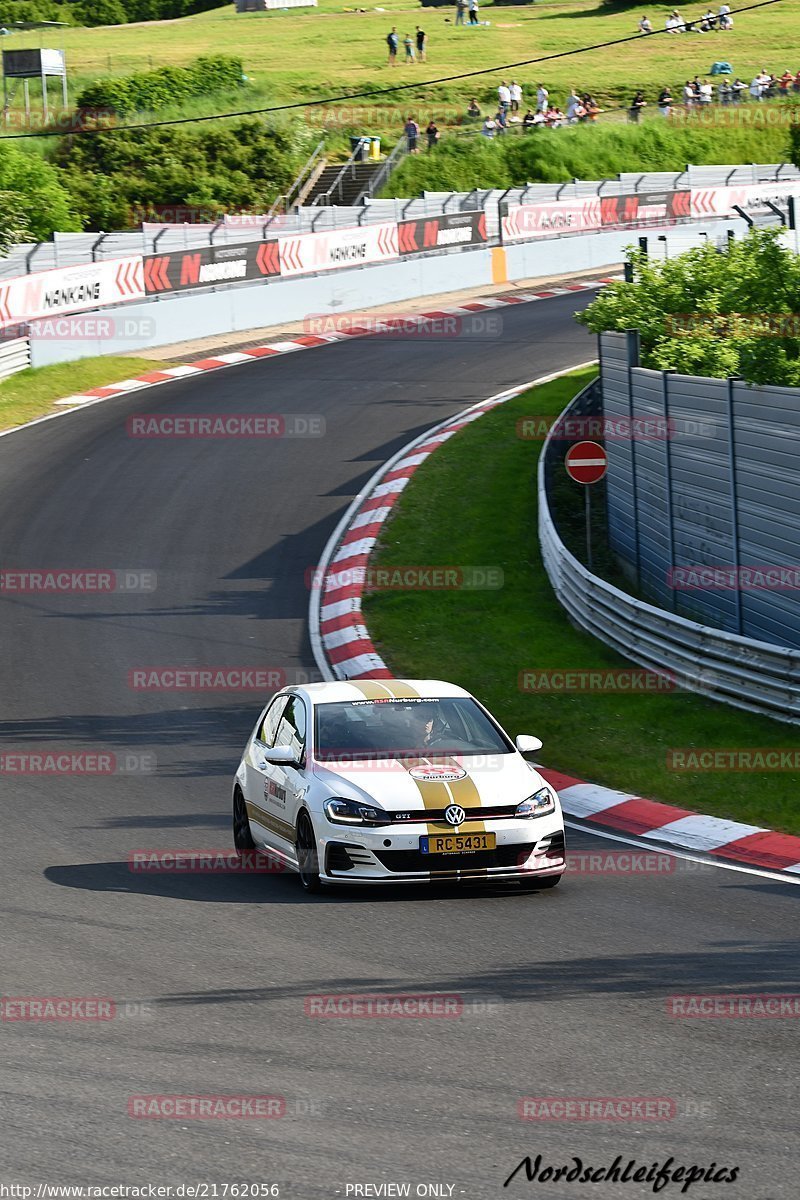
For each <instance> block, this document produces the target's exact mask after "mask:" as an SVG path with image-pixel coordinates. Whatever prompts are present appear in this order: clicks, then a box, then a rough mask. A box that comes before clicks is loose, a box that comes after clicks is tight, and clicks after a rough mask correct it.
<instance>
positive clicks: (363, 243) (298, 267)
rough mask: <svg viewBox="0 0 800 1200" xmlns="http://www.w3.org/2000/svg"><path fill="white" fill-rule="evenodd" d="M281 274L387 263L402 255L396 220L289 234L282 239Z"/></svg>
mask: <svg viewBox="0 0 800 1200" xmlns="http://www.w3.org/2000/svg"><path fill="white" fill-rule="evenodd" d="M280 248H281V275H307V274H308V273H309V272H312V271H333V270H336V269H337V268H338V267H357V266H360V265H361V264H362V263H377V262H388V261H389V260H391V259H395V258H398V257H399V252H398V249H397V223H396V222H395V221H386V222H383V223H381V224H380V225H356V226H354V227H348V228H347V229H328V230H326V231H325V232H324V233H303V234H299V235H298V236H297V237H292V236H291V235H287V236H286V237H282V238H281V239H280Z"/></svg>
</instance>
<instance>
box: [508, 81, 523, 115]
mask: <svg viewBox="0 0 800 1200" xmlns="http://www.w3.org/2000/svg"><path fill="white" fill-rule="evenodd" d="M508 90H509V92H510V93H511V111H512V112H519V109H520V105H521V104H522V88H521V87H520V86H519V84H518V83H516V82H515V81H514V80H513V79H512V80H511V83H510V84H509V85H508Z"/></svg>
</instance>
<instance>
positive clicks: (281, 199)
mask: <svg viewBox="0 0 800 1200" xmlns="http://www.w3.org/2000/svg"><path fill="white" fill-rule="evenodd" d="M324 149H325V139H324V138H320V140H319V141H318V142H317V144H316V146H315V147H314V150H313V151H312V153H311V156H310V158H309V159H308V160H307V162H306V163H305V165H304V166H303V168H302V170H301V171H300V172H299V174H298V176H297V178H296V179H295V181H294V183H293V184H292V185H291V187H290V188H289V189H288V191H285V192H284V193H283V194H282V195H281V196H278V197H277V199H276V200H275V201H274V203H273V205H272V207H271V208H270V210H269V212H268V213H267V216H268V217H274V216H275V215H276V214H277V213H279V212H288V211H289V209H290V208H291V206H292V204H294V201H295V198H296V197H297V196H298V194H299V193H300V191H301V189H302V187H303V185H304V184H305V182H306V180H307V179H308V177H309V175H310V174H311V172H312V171H313V169H314V166H315V165H316V162H317V159H318V158H319V156H320V154H322V152H323V150H324Z"/></svg>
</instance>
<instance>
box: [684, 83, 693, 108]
mask: <svg viewBox="0 0 800 1200" xmlns="http://www.w3.org/2000/svg"><path fill="white" fill-rule="evenodd" d="M694 101H695V94H694V88H693V87H692V85H691V83H690V82H689V80H688V79H687V80H686V83H685V84H684V87H683V103H684V104H685V105H686V107H687V108H692V107H693V106H694Z"/></svg>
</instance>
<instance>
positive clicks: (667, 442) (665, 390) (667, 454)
mask: <svg viewBox="0 0 800 1200" xmlns="http://www.w3.org/2000/svg"><path fill="white" fill-rule="evenodd" d="M674 374H675V372H674V371H672V370H669V371H662V372H661V386H662V393H661V394H662V399H663V404H664V472H665V475H666V479H665V483H666V489H665V494H666V498H667V534H668V538H669V561H670V566H671V567H672V569H673V570H674V568H675V520H674V516H673V504H672V446H671V438H672V430H671V429H670V424H669V423H670V415H669V383H670V375H674ZM669 598H670V607H671V608H672V611H673V612H675V610H676V608H677V601H678V596H677V592H676V590H675V585H674V584H672V585H671V586H670V588H669Z"/></svg>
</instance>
